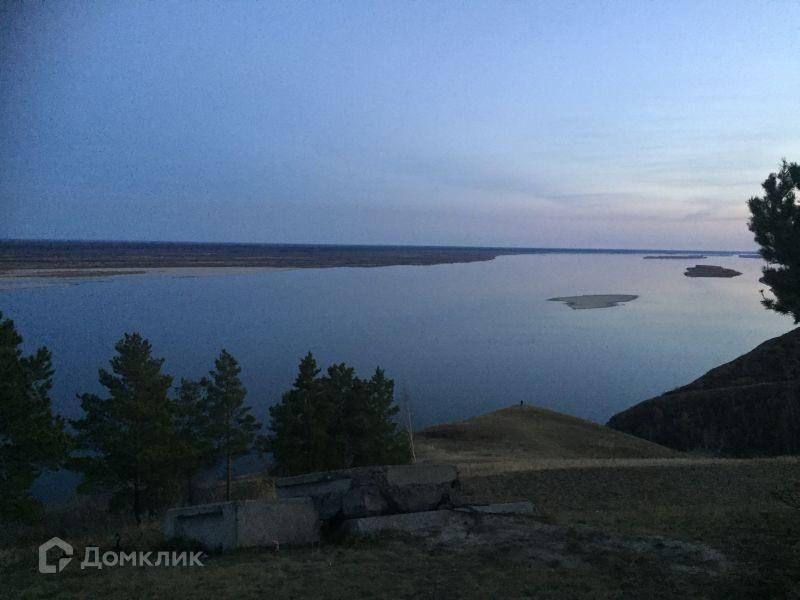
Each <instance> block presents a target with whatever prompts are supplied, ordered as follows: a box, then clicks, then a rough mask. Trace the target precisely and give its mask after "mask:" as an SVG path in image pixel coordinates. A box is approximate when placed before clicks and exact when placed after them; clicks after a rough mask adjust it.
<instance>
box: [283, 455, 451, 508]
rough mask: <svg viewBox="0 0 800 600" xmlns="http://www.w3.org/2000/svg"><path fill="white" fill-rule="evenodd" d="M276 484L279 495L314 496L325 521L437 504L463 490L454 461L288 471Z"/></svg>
mask: <svg viewBox="0 0 800 600" xmlns="http://www.w3.org/2000/svg"><path fill="white" fill-rule="evenodd" d="M275 486H276V491H277V494H278V497H279V498H295V497H302V496H308V497H311V498H313V500H314V504H315V506H316V507H317V510H318V511H319V515H320V518H321V519H322V520H323V521H325V522H336V521H340V520H342V519H350V518H356V517H366V516H372V515H380V514H384V513H402V512H419V511H425V510H433V509H437V508H440V507H442V506H449V505H451V504H454V503H457V499H458V495H459V493H460V482H459V480H458V469H456V468H455V467H454V466H451V465H398V466H377V467H357V468H353V469H343V470H340V471H326V472H322V473H310V474H308V475H299V476H296V477H284V478H282V479H278V480H277V481H276V482H275Z"/></svg>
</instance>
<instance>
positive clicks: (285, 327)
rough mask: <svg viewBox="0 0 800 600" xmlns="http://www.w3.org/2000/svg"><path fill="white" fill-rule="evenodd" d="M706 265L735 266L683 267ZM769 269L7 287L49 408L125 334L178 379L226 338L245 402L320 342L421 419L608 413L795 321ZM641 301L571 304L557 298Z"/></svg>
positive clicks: (651, 266)
mask: <svg viewBox="0 0 800 600" xmlns="http://www.w3.org/2000/svg"><path fill="white" fill-rule="evenodd" d="M696 262H702V263H706V264H717V265H721V266H725V267H731V268H734V269H736V270H738V271H741V272H743V275H742V276H740V277H736V278H734V279H693V278H689V277H685V276H684V275H683V271H684V269H685V267H686V266H687V265H692V264H695V263H696ZM761 265H762V261H760V260H756V259H745V258H738V257H713V258H710V259H708V260H706V261H694V260H690V261H681V260H643V259H642V255H629V254H540V255H522V256H505V257H500V258H497V259H495V260H493V261H489V262H480V263H470V264H455V265H438V266H423V267H382V268H334V269H298V270H284V271H267V270H255V271H252V272H247V273H241V272H226V271H221V272H219V273H218V274H214V275H209V276H202V277H186V276H172V275H143V276H122V277H110V278H106V279H93V280H81V281H80V282H76V281H75V280H61V281H59V282H57V284H56V285H48V286H42V287H28V288H25V287H22V288H20V287H16V288H13V289H9V288H8V287H6V289H2V290H0V311H2V312H3V313H5V315H6V316H9V317H11V318H12V319H14V320H15V321H16V324H17V326H18V329H19V330H20V331H21V332H22V334H23V336H24V338H25V346H26V348H27V349H28V350H32V349H34V348H35V347H36V346H39V345H46V346H47V347H48V348H50V350H51V351H52V352H53V358H54V366H55V371H56V372H55V386H54V389H53V393H52V396H53V399H54V405H55V407H56V409H57V410H58V411H59V412H60V413H62V414H64V415H66V416H68V417H70V418H74V417H77V416H79V414H80V404H79V401H78V399H77V398H76V394H78V393H79V392H88V391H95V392H101V391H102V388H100V387H99V384H98V383H97V369H98V368H99V367H104V366H107V365H108V360H109V358H110V357H111V356H112V354H113V352H114V350H113V346H114V343H115V342H116V341H117V340H118V339H119V338H120V337H121V336H122V334H123V333H125V332H132V331H138V332H141V333H142V334H143V335H144V336H146V337H147V338H149V339H150V340H151V342H152V344H153V348H154V351H155V354H156V355H157V356H162V357H164V358H165V359H166V362H165V369H166V371H167V372H169V373H171V374H172V375H174V376H175V381H176V383H177V382H178V381H179V379H180V378H181V377H186V378H196V377H200V376H202V375H203V374H205V373H206V372H207V371H208V370H209V369H210V368H211V366H212V362H213V360H214V357H215V356H216V355H217V353H218V352H219V350H220V349H221V348H226V349H228V350H229V351H230V352H232V353H233V354H234V356H236V357H237V358H238V359H239V361H240V363H241V365H242V377H243V379H244V382H245V385H246V386H247V389H248V398H249V402H250V403H251V404H252V405H253V407H254V408H255V412H256V414H257V416H258V417H259V418H260V419H262V420H266V417H267V407H268V406H269V405H271V404H273V403H274V402H276V401H277V400H278V399H279V398H280V396H281V393H282V392H283V391H284V390H286V389H288V388H289V387H290V386H291V383H292V380H293V378H294V376H295V372H296V367H297V363H298V361H299V359H300V357H301V356H302V355H304V354H305V353H306V352H308V351H309V350H311V351H312V352H313V353H314V354H315V356H316V357H317V359H318V361H319V363H320V365H321V366H323V367H326V366H327V365H329V364H331V363H333V362H346V363H348V364H350V365H353V366H355V367H356V368H357V370H358V372H359V373H360V374H362V375H364V376H366V375H369V374H370V372H371V371H372V370H373V369H374V368H375V367H376V366H378V365H380V366H381V367H383V368H384V369H385V370H386V372H387V374H388V376H389V377H392V378H394V380H395V381H396V383H397V388H398V391H400V390H407V392H408V395H409V397H410V405H411V409H412V415H413V419H414V425H415V427H424V426H427V425H431V424H434V423H440V422H445V421H452V420H457V419H464V418H467V417H471V416H474V415H477V414H480V413H483V412H486V411H490V410H494V409H497V408H501V407H505V406H510V405H512V404H519V403H520V402H525V403H529V404H535V405H539V406H544V407H549V408H553V409H556V410H559V411H563V412H566V413H569V414H572V415H576V416H579V417H584V418H587V419H592V420H595V421H598V422H605V421H606V420H607V419H608V417H610V416H611V415H612V414H614V413H615V412H617V411H619V410H621V409H624V408H626V407H628V406H630V405H632V404H634V403H636V402H639V401H641V400H644V399H646V398H649V397H651V396H654V395H656V394H659V393H661V392H664V391H666V390H669V389H671V388H674V387H677V386H680V385H683V384H685V383H688V382H689V381H691V380H693V379H694V378H696V377H698V376H699V375H702V374H703V373H704V372H706V371H707V370H708V369H710V368H712V367H714V366H716V365H719V364H721V363H723V362H726V361H729V360H731V359H733V358H735V357H737V356H738V355H740V354H742V353H744V352H747V351H749V350H751V349H752V348H753V347H754V346H756V345H757V344H759V343H760V342H763V341H764V340H766V339H768V338H770V337H773V336H776V335H779V334H781V333H784V332H786V331H788V330H789V329H791V327H792V323H791V320H790V319H788V318H785V317H780V316H778V315H776V314H774V313H772V312H770V311H767V310H765V309H764V308H763V307H762V306H761V305H760V304H759V299H760V296H759V289H760V288H762V287H763V286H762V285H761V284H759V282H758V277H759V272H760V268H761ZM579 294H636V295H638V296H639V298H638V299H636V300H634V301H632V302H629V303H627V304H624V305H621V306H617V307H613V308H600V309H591V310H573V309H571V308H569V307H568V306H566V305H565V304H564V303H561V302H548V301H547V299H548V298H551V297H554V296H573V295H579Z"/></svg>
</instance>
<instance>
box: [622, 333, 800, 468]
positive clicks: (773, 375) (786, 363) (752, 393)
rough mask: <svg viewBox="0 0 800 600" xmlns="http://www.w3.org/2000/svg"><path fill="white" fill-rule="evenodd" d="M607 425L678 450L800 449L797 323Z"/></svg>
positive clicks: (756, 452)
mask: <svg viewBox="0 0 800 600" xmlns="http://www.w3.org/2000/svg"><path fill="white" fill-rule="evenodd" d="M608 425H609V427H613V428H614V429H617V430H619V431H623V432H625V433H629V434H631V435H635V436H638V437H641V438H645V439H647V440H650V441H652V442H656V443H658V444H662V445H664V446H668V447H670V448H675V449H677V450H704V451H710V452H713V453H716V454H721V455H726V456H763V455H767V456H770V455H772V456H774V455H780V454H796V453H798V452H800V329H795V330H793V331H790V332H789V333H786V334H784V335H782V336H780V337H777V338H773V339H771V340H768V341H766V342H764V343H763V344H761V345H760V346H758V347H757V348H755V349H754V350H752V351H750V352H748V353H747V354H745V355H743V356H740V357H739V358H737V359H735V360H733V361H731V362H729V363H726V364H724V365H721V366H719V367H716V368H715V369H712V370H710V371H709V372H708V373H706V374H705V375H703V376H702V377H700V378H699V379H697V380H695V381H693V382H692V383H690V384H689V385H686V386H683V387H680V388H678V389H676V390H673V391H671V392H667V393H666V394H662V395H661V396H657V397H656V398H651V399H650V400H646V401H644V402H641V403H639V404H637V405H635V406H633V407H631V408H629V409H627V410H624V411H622V412H620V413H618V414H616V415H614V416H613V417H611V419H610V420H609V422H608Z"/></svg>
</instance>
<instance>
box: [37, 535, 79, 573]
mask: <svg viewBox="0 0 800 600" xmlns="http://www.w3.org/2000/svg"><path fill="white" fill-rule="evenodd" d="M53 548H58V549H59V550H61V552H62V553H63V555H64V556H62V557H61V558H59V559H58V564H57V565H51V564H50V563H49V562H47V553H48V552H50V550H52V549H53ZM74 552H75V551H74V550H73V548H72V546H70V545H69V544H68V543H67V542H65V541H64V540H62V539H61V538H57V537H54V538H50V539H49V540H47V541H46V542H45V543H44V544H42V545H41V546H39V573H60V572H61V571H63V570H64V567H66V566H67V565H68V564H69V561H71V560H72V556H73V554H74ZM54 554H55V553H54Z"/></svg>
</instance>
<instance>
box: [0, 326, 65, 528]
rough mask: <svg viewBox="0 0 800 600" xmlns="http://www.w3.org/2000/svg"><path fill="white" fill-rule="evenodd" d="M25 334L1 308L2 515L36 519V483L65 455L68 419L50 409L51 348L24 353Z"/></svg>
mask: <svg viewBox="0 0 800 600" xmlns="http://www.w3.org/2000/svg"><path fill="white" fill-rule="evenodd" d="M21 345H22V337H21V336H20V335H19V333H17V331H16V329H15V328H14V323H13V321H11V320H10V319H3V315H2V313H0V521H12V520H13V521H23V522H31V521H33V520H34V518H35V517H36V515H37V512H38V510H39V508H40V507H39V504H38V503H37V502H36V501H35V500H34V498H33V497H32V496H31V486H32V485H33V482H34V481H35V480H36V478H37V477H38V476H39V475H40V474H41V473H42V471H44V470H46V469H56V468H58V467H59V466H60V465H61V464H62V463H63V461H64V459H65V458H66V453H67V450H68V447H69V443H68V442H69V440H68V438H67V435H66V434H65V432H64V421H63V419H62V418H61V417H54V416H53V414H52V412H51V406H50V397H49V392H50V389H51V387H52V377H53V369H52V366H51V357H50V352H49V351H48V350H47V348H44V347H42V348H39V349H38V350H37V351H36V352H35V353H34V354H32V355H30V356H23V354H22V349H21Z"/></svg>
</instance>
